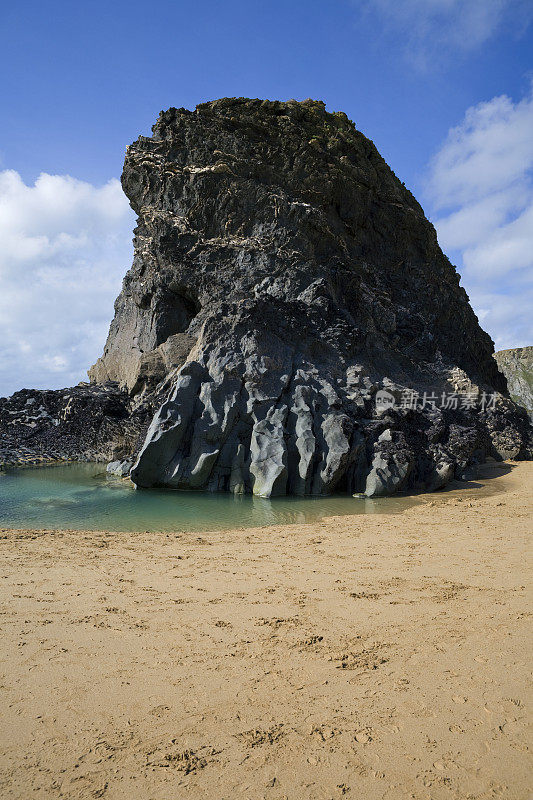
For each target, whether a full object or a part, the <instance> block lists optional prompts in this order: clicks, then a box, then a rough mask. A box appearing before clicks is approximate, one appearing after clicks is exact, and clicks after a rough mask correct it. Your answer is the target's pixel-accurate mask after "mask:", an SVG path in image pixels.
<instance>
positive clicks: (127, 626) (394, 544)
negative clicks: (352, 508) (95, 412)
mask: <svg viewBox="0 0 533 800" xmlns="http://www.w3.org/2000/svg"><path fill="white" fill-rule="evenodd" d="M487 469H488V470H489V471H490V472H492V473H493V474H494V473H499V474H498V475H497V477H495V478H494V479H491V478H488V477H486V478H480V479H479V480H480V482H483V481H484V482H485V485H484V486H483V487H482V488H473V487H470V488H468V487H467V488H456V489H451V490H443V491H441V492H439V493H434V494H432V495H431V497H430V496H429V495H425V496H424V497H425V498H426V499H425V500H424V501H422V502H420V503H416V504H415V505H413V506H411V507H409V508H408V509H406V510H405V511H403V512H401V513H395V514H365V515H354V516H342V517H330V518H326V519H323V520H322V521H321V522H317V523H299V524H289V525H274V526H268V527H263V528H253V529H237V530H233V531H232V530H223V531H218V532H217V531H213V532H207V531H206V532H204V533H202V534H201V535H199V534H198V533H196V532H194V533H175V534H172V533H156V532H152V533H138V534H131V533H121V532H110V531H38V530H36V529H33V530H26V531H25V530H21V529H18V530H13V531H9V530H7V531H6V530H2V534H1V539H0V546H1V547H2V565H3V570H2V576H3V580H2V584H1V599H2V629H3V635H4V649H3V652H4V655H3V656H2V663H1V669H0V671H1V673H2V675H1V678H0V681H1V684H2V695H3V707H4V725H3V728H2V731H0V791H1V793H2V797H5V798H6V800H26V798H27V797H29V796H30V795H31V796H32V797H36V798H39V800H41V798H42V800H50V799H51V798H52V799H54V798H61V797H69V798H80V800H81V799H82V798H83V799H85V798H92V797H104V798H106V800H126V799H128V800H129V798H131V797H133V796H137V797H143V798H144V797H146V798H150V800H168V798H169V797H171V796H172V797H177V798H181V797H187V798H191V799H192V800H206V799H207V800H211V799H212V800H221V799H222V798H228V800H229V798H232V800H233V798H237V800H241V799H242V800H246V799H249V800H263V799H264V798H266V799H267V800H281V798H283V797H287V798H290V800H329V799H330V798H337V797H342V796H344V795H346V796H347V797H348V798H349V797H364V798H365V800H408V799H411V800H412V799H414V800H457V798H461V799H462V798H466V797H472V798H475V800H489V798H491V799H492V798H498V797H501V798H505V800H526V798H527V797H528V796H529V794H528V793H529V790H530V788H531V786H530V783H531V781H530V777H529V773H530V770H528V766H529V764H528V752H527V748H528V734H527V725H528V723H530V722H531V715H530V714H528V710H527V705H526V703H527V697H528V692H530V681H529V674H530V669H529V665H528V660H529V652H530V650H531V630H530V623H529V620H530V617H531V614H532V613H533V607H532V604H531V600H530V598H529V597H528V596H527V593H526V588H525V587H526V586H527V585H528V583H529V582H530V580H531V571H530V569H529V567H528V554H529V552H530V537H531V509H532V505H533V497H532V495H533V463H532V462H519V463H518V464H503V465H502V464H501V463H499V464H498V463H496V462H495V463H494V464H491V465H489V466H488V467H487Z"/></svg>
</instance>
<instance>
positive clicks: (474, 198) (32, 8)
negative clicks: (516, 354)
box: [0, 0, 533, 394]
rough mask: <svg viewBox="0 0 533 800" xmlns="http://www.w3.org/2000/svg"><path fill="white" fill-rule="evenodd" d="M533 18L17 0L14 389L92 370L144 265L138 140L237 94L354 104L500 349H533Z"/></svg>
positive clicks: (9, 320)
mask: <svg viewBox="0 0 533 800" xmlns="http://www.w3.org/2000/svg"><path fill="white" fill-rule="evenodd" d="M532 16H533V4H532V3H531V2H522V1H521V0H364V1H363V0H360V1H358V0H329V2H328V1H326V0H324V1H323V2H317V0H306V1H305V2H303V1H302V0H293V2H279V1H278V0H271V2H268V3H266V2H256V1H255V0H247V2H241V0H226V2H212V1H209V2H202V1H201V0H198V2H196V3H190V2H179V1H178V2H168V1H165V2H161V0H155V2H152V3H151V4H148V3H146V2H144V3H139V2H136V0H129V2H127V3H126V2H113V0H108V2H105V3H104V2H100V0H96V1H95V2H92V3H90V4H89V3H77V4H75V3H71V2H68V3H67V2H63V1H61V2H58V1H57V0H56V1H55V2H54V0H51V1H50V2H47V3H43V2H21V3H20V4H19V5H18V6H16V5H15V4H10V5H9V7H7V4H4V5H3V10H2V11H1V12H0V32H1V33H0V35H1V37H2V47H1V48H0V62H1V68H2V75H3V76H4V79H3V81H2V86H1V87H0V115H1V121H2V125H1V127H0V238H3V240H4V242H5V243H6V245H5V247H4V253H3V255H2V253H1V252H0V394H6V393H9V392H11V391H14V390H15V389H18V388H21V387H22V386H30V385H38V386H50V387H57V386H62V385H68V384H71V383H73V382H76V381H77V380H81V379H83V378H84V372H85V370H86V369H87V367H88V366H90V364H91V363H92V362H93V361H94V360H95V359H96V357H97V356H98V355H99V352H100V351H101V348H102V346H103V341H104V339H105V335H106V332H107V327H108V324H109V321H110V317H111V315H112V303H113V300H114V297H115V295H116V293H117V292H118V290H119V288H120V282H121V279H122V277H123V275H124V273H125V271H126V269H127V268H128V266H129V262H130V259H131V244H130V239H131V228H132V225H133V222H134V220H133V217H132V215H131V212H130V211H129V209H128V208H127V205H126V204H125V201H124V199H123V198H122V196H121V194H120V189H119V187H118V186H117V185H116V181H115V180H114V179H116V178H117V177H119V176H120V172H121V167H122V161H123V156H124V150H125V147H126V146H127V145H128V144H129V143H130V142H131V141H133V140H134V139H135V138H137V136H138V135H139V134H140V133H143V134H149V132H150V127H151V125H152V124H153V122H154V121H155V118H156V116H157V114H158V112H159V111H160V110H161V109H162V108H167V107H169V106H171V105H175V106H185V107H188V108H193V107H194V106H195V105H196V104H197V103H199V102H203V101H205V100H209V99H214V98H216V97H221V96H250V97H266V98H270V99H289V98H296V99H305V98H307V97H313V98H315V99H323V100H324V101H325V102H326V104H327V107H328V109H329V110H342V111H345V112H346V113H347V114H348V116H349V117H350V118H351V119H353V120H354V122H355V123H356V125H357V127H358V128H359V129H360V130H362V131H363V132H364V133H365V134H366V135H367V136H369V137H370V138H371V139H373V140H374V142H375V143H376V145H377V147H378V148H379V150H380V152H381V153H382V155H383V156H384V157H385V158H386V160H387V161H388V163H389V164H390V165H391V167H392V168H393V169H394V171H395V172H396V174H397V175H398V176H399V177H400V178H401V179H402V180H404V181H405V183H406V184H407V186H408V187H409V188H411V189H412V190H413V191H414V193H415V194H416V196H417V198H418V199H419V200H420V201H421V202H422V204H423V206H424V208H425V209H426V212H427V213H428V215H429V216H430V217H431V218H432V220H433V221H434V222H436V224H437V229H438V232H439V238H440V240H441V244H442V245H443V246H444V249H445V250H446V252H447V253H448V254H449V255H450V257H451V259H452V261H454V263H456V264H457V266H458V268H459V271H460V272H461V274H462V275H463V284H464V285H465V287H466V288H467V291H468V292H469V294H470V295H471V297H472V301H473V304H474V307H475V308H476V310H477V311H478V313H479V316H480V320H481V322H482V324H483V325H484V327H485V328H486V329H487V330H488V331H489V333H490V334H491V335H492V337H493V338H494V339H495V340H496V346H497V348H499V347H505V346H513V345H523V344H533V332H532V329H531V322H530V319H529V317H530V314H531V306H530V303H531V302H532V295H531V268H532V261H531V253H532V252H533V239H532V234H531V230H530V229H531V227H533V191H532V180H531V170H532V166H533V152H532V151H533V97H532V94H531V80H532V76H533V70H532V68H533V63H532V53H533V25H532V24H531V18H532ZM39 176H41V177H39ZM36 181H37V183H36ZM528 254H529V255H528ZM44 330H46V333H44Z"/></svg>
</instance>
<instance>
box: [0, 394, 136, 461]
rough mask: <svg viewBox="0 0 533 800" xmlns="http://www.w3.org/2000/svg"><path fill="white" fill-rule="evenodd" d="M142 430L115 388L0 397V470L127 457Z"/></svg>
mask: <svg viewBox="0 0 533 800" xmlns="http://www.w3.org/2000/svg"><path fill="white" fill-rule="evenodd" d="M145 428H146V420H143V412H142V410H141V409H139V410H137V411H135V412H133V413H132V407H131V399H130V397H129V396H128V394H127V393H126V392H124V391H123V390H121V389H120V388H119V387H118V385H117V384H112V383H108V384H105V385H103V386H90V385H88V384H80V385H79V386H74V387H73V388H71V389H58V390H54V391H47V390H38V389H23V390H22V391H20V392H15V394H13V395H12V396H11V397H7V398H6V397H1V398H0V467H1V466H5V465H10V464H13V465H15V464H38V463H42V462H48V461H61V460H83V461H108V460H110V459H112V458H119V457H121V456H124V455H126V454H128V453H130V452H131V450H132V449H133V448H135V447H136V445H137V442H138V439H139V435H140V433H141V431H142V430H143V429H144V430H145Z"/></svg>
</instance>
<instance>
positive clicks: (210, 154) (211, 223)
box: [89, 98, 531, 497]
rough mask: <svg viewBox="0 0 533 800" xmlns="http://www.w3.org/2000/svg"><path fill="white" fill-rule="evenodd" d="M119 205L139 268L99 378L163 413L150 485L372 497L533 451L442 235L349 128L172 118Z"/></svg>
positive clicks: (293, 117)
mask: <svg viewBox="0 0 533 800" xmlns="http://www.w3.org/2000/svg"><path fill="white" fill-rule="evenodd" d="M122 185H123V187H124V191H125V192H126V194H127V196H128V198H129V200H130V203H131V206H132V208H133V209H134V211H135V212H136V214H137V215H138V225H137V228H136V230H135V240H134V244H135V256H134V261H133V266H132V268H131V269H130V271H129V272H128V274H127V275H126V277H125V280H124V285H123V289H122V292H121V294H120V296H119V297H118V299H117V302H116V306H115V308H116V314H115V318H114V320H113V322H112V324H111V329H110V332H109V337H108V340H107V344H106V346H105V350H104V353H103V355H102V357H101V358H100V359H99V361H98V362H97V363H96V364H95V365H94V367H93V368H92V369H91V370H90V373H89V375H90V378H91V381H92V382H95V383H102V382H104V381H115V382H117V383H118V384H120V385H121V386H122V387H125V388H126V389H127V390H128V392H129V393H130V395H132V396H133V397H134V398H135V397H136V398H138V402H139V403H142V402H143V398H151V399H152V400H151V401H152V402H153V398H154V397H157V398H159V400H160V405H159V407H158V408H157V410H156V412H155V415H154V417H153V420H152V422H151V424H150V427H149V429H148V431H147V434H146V437H145V440H144V443H143V445H142V447H141V449H140V452H139V453H138V455H137V457H136V463H135V465H134V467H133V469H132V471H131V478H132V480H133V481H134V483H135V484H136V485H137V486H138V487H151V486H168V487H173V488H181V489H207V490H210V491H230V492H253V493H254V494H257V495H259V496H263V497H269V496H271V495H279V494H285V493H291V494H298V495H307V494H311V495H317V494H325V493H329V492H332V491H345V492H351V493H355V492H365V493H366V494H367V495H368V496H375V495H383V494H391V493H393V492H395V491H398V490H401V489H404V490H405V489H421V488H424V489H428V490H431V489H436V488H439V487H441V486H442V485H444V484H445V483H446V482H447V481H448V480H449V479H450V478H452V477H453V476H454V475H456V476H457V475H463V474H464V473H465V470H466V469H467V468H468V466H469V465H471V464H472V463H476V462H479V461H482V460H484V459H485V458H486V457H487V456H492V457H494V458H507V457H512V458H520V457H526V456H528V454H529V453H530V446H531V441H530V430H529V429H528V422H527V417H526V415H525V414H524V413H523V412H522V411H521V410H520V409H519V408H517V407H516V406H515V405H514V404H513V402H512V401H511V400H510V399H509V398H508V395H507V386H506V381H505V379H504V377H503V376H502V375H501V374H500V373H499V372H498V369H497V366H496V363H495V361H494V359H493V358H492V354H493V350H494V348H493V343H492V341H491V339H490V337H489V336H488V335H487V334H486V333H485V332H484V331H483V330H482V329H481V328H480V326H479V323H478V320H477V318H476V316H475V314H474V312H473V310H472V308H471V306H470V304H469V301H468V297H467V295H466V293H465V291H464V289H462V288H461V287H460V285H459V276H458V274H457V272H456V270H455V269H454V267H453V266H452V264H450V262H449V260H448V259H447V258H446V256H445V255H444V254H443V253H442V251H441V249H440V247H439V245H438V242H437V236H436V233H435V229H434V228H433V226H432V225H431V223H430V222H429V221H428V220H427V219H426V217H425V216H424V212H423V210H422V208H421V207H420V205H419V204H418V203H417V201H416V200H415V198H414V197H413V195H412V194H411V192H410V191H409V190H408V189H407V188H406V187H405V186H404V185H403V184H402V182H401V181H400V180H398V178H397V177H396V176H395V174H394V173H393V171H392V170H391V169H390V168H389V167H388V166H387V164H386V163H385V161H384V160H383V158H382V157H381V156H380V154H379V153H378V151H377V149H376V147H375V146H374V144H373V143H372V142H371V141H370V140H369V139H367V138H366V137H365V136H364V135H363V134H362V133H360V132H359V131H358V130H357V129H356V127H355V125H354V124H353V123H352V122H351V121H350V120H349V119H348V117H347V116H346V115H345V114H343V113H328V112H327V111H326V110H325V106H324V103H322V102H318V101H313V100H307V101H304V102H296V101H289V102H271V101H267V100H264V101H261V100H249V99H242V98H240V99H222V100H217V101H214V102H210V103H203V104H202V105H199V106H198V107H197V108H196V110H195V111H188V110H187V109H184V108H180V109H176V108H171V109H169V110H168V111H165V112H162V113H161V114H160V116H159V119H158V120H157V122H156V124H155V125H154V127H153V136H152V137H149V138H148V137H144V136H141V137H140V138H139V139H138V140H137V141H136V142H134V144H132V145H131V146H130V147H129V148H128V150H127V154H126V160H125V165H124V172H123V175H122ZM413 392H414V393H418V394H419V399H418V401H417V402H414V403H413V396H414V395H413ZM383 393H385V394H383ZM454 395H455V396H456V398H457V399H456V400H455V401H454V400H450V399H449V398H450V396H452V397H453V396H454ZM428 398H430V399H429V400H428ZM383 401H384V402H383ZM155 405H156V406H157V405H158V404H157V402H156V403H155Z"/></svg>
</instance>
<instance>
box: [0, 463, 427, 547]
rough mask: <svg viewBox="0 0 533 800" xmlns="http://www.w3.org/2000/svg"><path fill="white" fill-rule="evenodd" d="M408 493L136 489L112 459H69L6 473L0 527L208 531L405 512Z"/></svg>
mask: <svg viewBox="0 0 533 800" xmlns="http://www.w3.org/2000/svg"><path fill="white" fill-rule="evenodd" d="M412 503H413V499H412V498H407V497H403V498H402V497H398V498H381V499H376V500H368V499H363V498H354V497H350V496H347V495H335V496H331V497H276V498H272V499H271V500H265V499H263V498H260V497H253V496H251V495H244V496H243V495H237V496H234V495H231V494H222V493H209V492H179V491H172V490H168V489H148V490H136V489H135V488H134V487H133V486H132V484H131V483H130V482H129V481H127V480H126V481H125V480H121V479H119V478H115V477H109V476H107V474H106V472H105V465H104V464H94V463H91V464H87V463H83V464H77V463H72V464H61V465H53V466H42V467H25V468H13V469H8V470H6V472H4V473H0V527H3V528H26V529H28V528H38V529H59V530H65V529H75V530H108V531H132V532H135V531H208V530H220V529H224V528H225V529H228V528H253V527H259V526H262V525H284V524H290V523H295V522H300V523H301V522H314V521H316V520H320V519H323V518H324V517H331V516H336V515H345V514H376V513H391V512H395V511H402V510H404V509H405V508H407V507H408V506H409V505H412Z"/></svg>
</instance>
